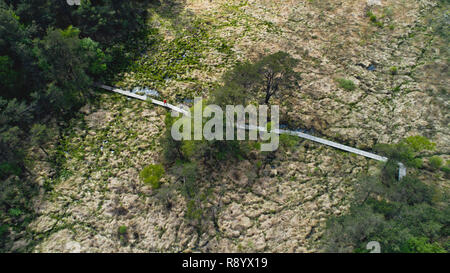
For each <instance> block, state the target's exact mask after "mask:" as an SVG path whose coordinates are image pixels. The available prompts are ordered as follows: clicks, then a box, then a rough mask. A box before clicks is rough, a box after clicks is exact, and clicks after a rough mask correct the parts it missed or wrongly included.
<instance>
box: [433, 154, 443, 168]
mask: <svg viewBox="0 0 450 273" xmlns="http://www.w3.org/2000/svg"><path fill="white" fill-rule="evenodd" d="M443 164H444V160H443V159H442V158H440V157H439V156H437V155H435V156H432V157H431V158H430V166H431V168H433V169H434V170H437V169H439V168H440V167H441V166H442V165H443Z"/></svg>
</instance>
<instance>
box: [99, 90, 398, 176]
mask: <svg viewBox="0 0 450 273" xmlns="http://www.w3.org/2000/svg"><path fill="white" fill-rule="evenodd" d="M96 86H97V87H99V88H102V89H105V90H108V91H112V92H115V93H119V94H122V95H125V96H127V97H131V98H135V99H139V100H143V101H149V102H151V103H153V104H156V105H159V106H162V107H166V108H168V109H171V110H174V111H176V112H179V113H182V114H183V115H186V116H190V113H189V111H186V110H184V109H181V108H179V107H176V106H175V105H172V104H169V103H165V102H163V101H159V100H155V99H153V98H150V97H147V96H146V95H143V96H141V95H138V94H135V93H133V92H130V91H124V90H121V89H118V88H114V87H111V86H107V85H103V84H98V85H96ZM245 129H249V130H259V131H265V130H266V129H265V128H263V127H254V128H253V127H249V126H248V125H246V126H245ZM274 132H275V133H278V134H288V135H293V136H298V137H300V138H304V139H308V140H311V141H314V142H317V143H320V144H323V145H327V146H330V147H333V148H336V149H339V150H343V151H346V152H349V153H353V154H357V155H361V156H364V157H367V158H370V159H375V160H378V161H382V162H386V161H388V158H387V157H384V156H380V155H377V154H374V153H370V152H366V151H363V150H359V149H356V148H353V147H350V146H347V145H343V144H340V143H337V142H333V141H330V140H327V139H324V138H320V137H315V136H312V135H309V134H305V133H302V132H296V131H289V130H281V129H277V130H274ZM398 165H399V172H398V177H399V179H401V178H402V177H404V176H405V175H406V167H405V166H404V165H403V164H402V163H400V162H399V163H398Z"/></svg>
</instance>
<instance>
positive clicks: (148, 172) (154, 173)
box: [139, 164, 165, 189]
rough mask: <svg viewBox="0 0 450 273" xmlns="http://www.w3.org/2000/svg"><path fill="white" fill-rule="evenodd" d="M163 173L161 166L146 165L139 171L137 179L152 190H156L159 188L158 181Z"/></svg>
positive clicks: (159, 183)
mask: <svg viewBox="0 0 450 273" xmlns="http://www.w3.org/2000/svg"><path fill="white" fill-rule="evenodd" d="M164 173H165V171H164V167H163V166H162V165H160V164H157V165H148V166H147V167H145V168H144V169H143V170H142V171H141V173H140V174H139V177H140V178H141V180H142V182H144V183H145V184H149V185H151V186H152V188H153V189H158V188H159V187H160V186H161V182H160V180H161V178H162V176H163V175H164Z"/></svg>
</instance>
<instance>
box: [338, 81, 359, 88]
mask: <svg viewBox="0 0 450 273" xmlns="http://www.w3.org/2000/svg"><path fill="white" fill-rule="evenodd" d="M337 82H338V83H339V87H340V88H342V89H344V90H347V91H353V90H355V89H356V85H355V83H354V82H353V81H352V80H347V79H338V80H337Z"/></svg>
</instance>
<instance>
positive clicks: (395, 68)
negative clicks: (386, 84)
mask: <svg viewBox="0 0 450 273" xmlns="http://www.w3.org/2000/svg"><path fill="white" fill-rule="evenodd" d="M390 71H391V75H397V73H398V68H397V67H396V66H391V68H390Z"/></svg>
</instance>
